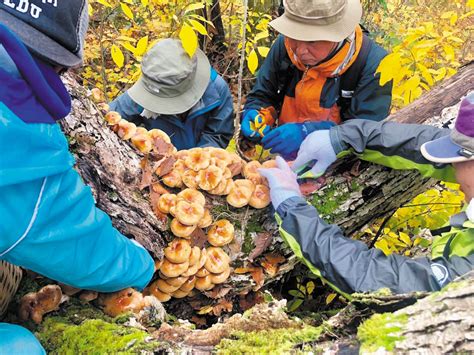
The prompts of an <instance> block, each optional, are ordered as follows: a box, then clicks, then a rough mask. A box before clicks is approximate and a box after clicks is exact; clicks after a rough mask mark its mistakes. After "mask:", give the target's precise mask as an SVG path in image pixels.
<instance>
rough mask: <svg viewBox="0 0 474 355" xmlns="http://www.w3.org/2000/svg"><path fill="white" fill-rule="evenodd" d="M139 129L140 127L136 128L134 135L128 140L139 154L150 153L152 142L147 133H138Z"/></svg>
mask: <svg viewBox="0 0 474 355" xmlns="http://www.w3.org/2000/svg"><path fill="white" fill-rule="evenodd" d="M140 128H141V127H139V128H137V130H136V132H135V134H134V135H133V137H132V138H131V139H130V140H131V142H132V144H133V145H134V146H135V148H137V149H138V150H139V151H140V152H142V153H144V154H147V153H150V151H151V150H152V148H153V141H152V140H151V138H150V136H149V135H148V134H147V133H140V132H141V131H139V129H140Z"/></svg>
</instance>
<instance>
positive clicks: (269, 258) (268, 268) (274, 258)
mask: <svg viewBox="0 0 474 355" xmlns="http://www.w3.org/2000/svg"><path fill="white" fill-rule="evenodd" d="M284 261H285V258H284V257H283V256H281V255H278V254H267V255H265V258H264V260H262V262H261V265H262V267H263V268H264V269H265V272H266V273H267V274H269V275H270V276H271V277H274V276H275V275H276V274H277V272H278V269H279V266H278V264H281V263H282V262H284Z"/></svg>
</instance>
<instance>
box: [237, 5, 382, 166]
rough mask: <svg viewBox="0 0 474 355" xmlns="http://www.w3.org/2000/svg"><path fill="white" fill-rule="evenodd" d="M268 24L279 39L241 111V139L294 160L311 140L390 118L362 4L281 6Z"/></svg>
mask: <svg viewBox="0 0 474 355" xmlns="http://www.w3.org/2000/svg"><path fill="white" fill-rule="evenodd" d="M283 4H284V9H285V12H284V13H283V15H282V16H280V17H279V18H277V19H275V20H273V21H272V22H270V26H272V27H273V28H274V29H275V30H277V31H278V32H280V33H281V35H280V36H279V37H278V38H277V40H276V41H275V43H274V44H273V46H272V48H271V49H270V52H269V54H268V56H267V58H266V59H265V61H264V63H263V65H262V67H261V68H260V70H259V72H258V76H257V82H256V84H255V86H254V87H253V89H252V91H251V92H250V94H249V95H248V96H247V101H246V104H245V107H244V114H243V119H242V122H241V128H242V133H243V135H244V136H245V137H247V138H249V139H251V140H255V141H260V140H261V143H262V145H263V146H264V148H266V149H270V150H271V153H278V154H281V155H282V156H284V157H285V158H287V159H288V158H294V157H295V155H296V152H297V150H298V148H299V146H300V145H301V142H302V141H303V140H304V138H306V136H307V135H308V134H310V133H311V132H314V131H316V130H320V129H329V128H330V127H332V126H333V125H337V124H340V123H342V122H343V121H346V120H349V119H353V118H358V119H367V120H372V121H381V120H382V119H384V118H385V117H387V116H388V113H389V109H390V104H391V83H389V84H386V85H385V86H380V84H379V75H377V74H376V70H377V67H378V66H379V63H380V61H381V60H382V59H383V58H384V57H385V56H386V54H387V53H386V51H385V50H384V49H383V48H381V47H380V46H378V45H377V44H375V43H374V42H373V41H372V40H371V39H370V38H369V37H367V36H366V35H364V33H363V31H362V28H361V27H360V26H359V21H360V19H361V15H362V7H361V5H360V1H359V0H348V1H331V2H328V1H324V0H312V1H304V2H302V1H297V0H285V1H284V2H283Z"/></svg>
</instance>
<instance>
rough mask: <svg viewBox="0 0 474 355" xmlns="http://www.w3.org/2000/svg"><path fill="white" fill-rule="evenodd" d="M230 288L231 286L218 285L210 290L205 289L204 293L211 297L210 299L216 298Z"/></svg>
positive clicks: (227, 291)
mask: <svg viewBox="0 0 474 355" xmlns="http://www.w3.org/2000/svg"><path fill="white" fill-rule="evenodd" d="M231 290H232V287H229V286H224V285H218V286H216V287H214V288H213V289H212V290H210V291H205V292H204V295H206V297H209V298H212V299H217V298H222V297H224V296H226V295H227V294H228V293H229V292H230V291H231Z"/></svg>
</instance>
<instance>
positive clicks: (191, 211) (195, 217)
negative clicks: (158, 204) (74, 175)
mask: <svg viewBox="0 0 474 355" xmlns="http://www.w3.org/2000/svg"><path fill="white" fill-rule="evenodd" d="M174 214H175V217H176V218H177V219H178V220H179V221H180V222H181V223H182V224H185V225H188V226H192V225H197V224H198V223H199V221H200V220H201V218H202V217H203V216H204V207H203V206H201V205H200V204H198V203H189V202H187V201H183V200H181V201H178V203H177V204H176V207H175V209H174Z"/></svg>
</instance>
